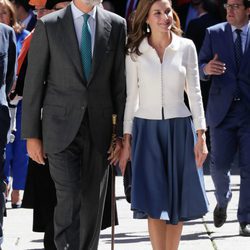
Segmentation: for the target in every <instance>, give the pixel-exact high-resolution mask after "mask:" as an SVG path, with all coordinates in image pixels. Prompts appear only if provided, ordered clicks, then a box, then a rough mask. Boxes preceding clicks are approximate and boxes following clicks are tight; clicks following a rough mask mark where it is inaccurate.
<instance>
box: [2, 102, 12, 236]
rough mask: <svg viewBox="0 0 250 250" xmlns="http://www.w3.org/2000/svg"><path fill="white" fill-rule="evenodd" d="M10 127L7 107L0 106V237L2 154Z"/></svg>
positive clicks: (3, 208)
mask: <svg viewBox="0 0 250 250" xmlns="http://www.w3.org/2000/svg"><path fill="white" fill-rule="evenodd" d="M9 127H10V116H9V109H8V107H6V106H4V105H1V104H0V237H2V235H3V231H2V226H3V215H4V211H5V188H6V186H5V183H4V178H5V177H4V152H5V146H6V143H7V133H8V130H9Z"/></svg>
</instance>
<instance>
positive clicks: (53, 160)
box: [22, 0, 126, 250]
mask: <svg viewBox="0 0 250 250" xmlns="http://www.w3.org/2000/svg"><path fill="white" fill-rule="evenodd" d="M100 3H101V1H100V0H98V1H96V0H90V1H89V0H74V1H72V2H71V4H70V5H69V6H68V7H67V8H66V9H63V10H60V11H57V12H54V13H51V14H49V15H47V16H44V17H43V18H42V19H41V20H39V21H38V25H37V26H36V29H35V32H34V35H33V38H32V41H31V46H30V50H29V57H28V62H29V63H28V69H27V74H26V78H25V85H24V99H23V100H24V103H25V105H24V106H23V113H24V114H25V115H24V116H23V122H22V125H23V126H22V129H23V130H22V132H23V137H24V138H28V141H27V142H28V143H27V148H28V152H29V155H30V157H31V158H32V159H33V160H35V161H36V162H38V163H39V164H44V163H45V159H44V157H45V154H46V155H47V157H48V160H49V168H50V173H51V176H52V178H53V181H54V182H55V187H56V194H57V205H56V208H55V214H54V225H55V243H56V247H57V248H58V249H74V250H76V249H93V250H94V249H97V247H98V241H99V233H100V228H101V221H102V215H103V208H104V201H105V197H106V187H107V183H108V172H109V168H108V165H109V161H111V163H112V164H115V163H116V162H117V161H118V157H119V152H120V149H121V140H120V139H119V138H118V139H117V143H116V149H115V152H114V154H112V155H110V157H109V158H108V159H107V152H108V148H109V146H110V142H111V132H112V114H113V113H116V114H117V117H118V120H117V128H118V130H117V135H118V136H122V120H123V112H124V105H125V70H124V63H125V62H124V58H125V54H124V53H125V52H124V46H125V37H126V24H125V20H124V19H122V18H121V17H119V16H117V15H114V14H113V13H111V12H108V11H105V10H104V9H102V8H100V7H99V6H98V5H99V4H100ZM37 51H39V53H37ZM92 52H93V53H92ZM104 55H105V56H104ZM102 60H105V63H103V62H104V61H102ZM100 65H102V66H101V67H100ZM44 83H45V84H44ZM41 109H42V110H43V112H42V117H41ZM60 110H61V111H62V113H60ZM64 111H65V113H64ZM41 118H42V119H41ZM65 131H67V133H65Z"/></svg>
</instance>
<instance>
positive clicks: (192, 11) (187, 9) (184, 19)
mask: <svg viewBox="0 0 250 250" xmlns="http://www.w3.org/2000/svg"><path fill="white" fill-rule="evenodd" d="M201 1H202V0H191V1H189V2H187V3H184V4H181V5H180V6H178V7H177V8H176V12H177V14H178V16H179V18H180V22H181V28H182V30H183V31H184V33H185V32H186V30H187V27H188V24H189V22H190V21H191V20H193V19H195V18H197V17H198V11H197V7H198V6H199V4H200V3H201Z"/></svg>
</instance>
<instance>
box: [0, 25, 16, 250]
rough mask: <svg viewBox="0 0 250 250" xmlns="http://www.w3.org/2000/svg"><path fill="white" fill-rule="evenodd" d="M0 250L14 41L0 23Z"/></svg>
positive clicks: (12, 35)
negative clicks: (8, 96) (8, 98)
mask: <svg viewBox="0 0 250 250" xmlns="http://www.w3.org/2000/svg"><path fill="white" fill-rule="evenodd" d="M0 44H1V46H0V249H1V244H2V241H3V231H2V225H3V215H4V211H5V189H6V184H5V183H4V151H5V146H6V143H7V133H8V130H9V127H10V116H9V109H8V102H7V95H8V93H9V91H10V89H11V86H12V84H13V82H14V79H15V64H16V40H15V33H14V30H13V29H12V28H10V27H9V26H7V25H5V24H2V23H0Z"/></svg>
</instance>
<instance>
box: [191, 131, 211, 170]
mask: <svg viewBox="0 0 250 250" xmlns="http://www.w3.org/2000/svg"><path fill="white" fill-rule="evenodd" d="M197 132H198V139H197V142H196V144H195V147H194V154H195V161H196V165H197V167H202V165H203V163H204V161H205V160H206V158H207V154H208V150H207V145H206V135H205V132H204V131H203V130H198V131H197Z"/></svg>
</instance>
